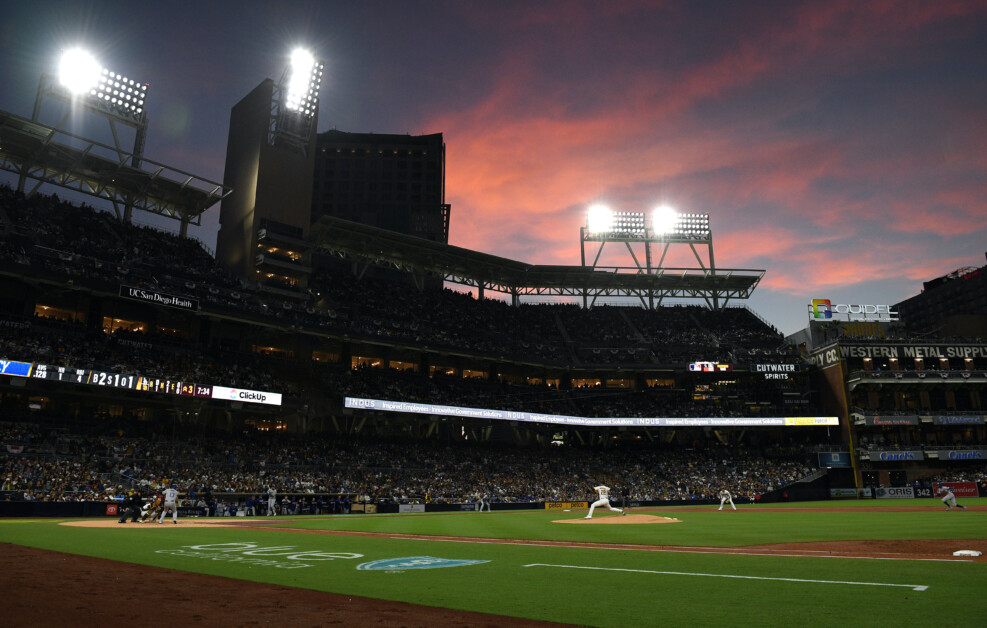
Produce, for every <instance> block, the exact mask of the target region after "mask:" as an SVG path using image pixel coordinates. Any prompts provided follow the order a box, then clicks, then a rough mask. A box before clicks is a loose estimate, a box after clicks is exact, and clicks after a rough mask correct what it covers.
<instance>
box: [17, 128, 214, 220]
mask: <svg viewBox="0 0 987 628" xmlns="http://www.w3.org/2000/svg"><path fill="white" fill-rule="evenodd" d="M135 163H136V164H138V165H134V164H135ZM0 168H2V169H3V170H7V171H9V172H13V173H15V174H17V175H19V176H21V177H26V178H30V179H34V180H35V181H37V182H38V185H41V184H42V183H49V184H52V185H58V186H61V187H64V188H68V189H70V190H75V191H78V192H82V193H84V194H88V195H91V196H95V197H98V198H103V199H108V200H110V201H112V202H113V203H114V204H120V205H123V206H126V207H128V208H129V207H132V208H135V209H141V210H144V211H147V212H151V213H154V214H158V215H160V216H165V217H168V218H175V219H178V220H181V221H182V223H183V224H193V225H198V224H200V221H201V215H202V213H203V212H204V211H205V210H206V209H208V208H210V207H212V206H213V205H214V204H216V203H217V202H218V201H220V200H221V199H222V198H223V197H225V196H227V195H228V194H229V193H230V192H231V191H232V190H231V188H228V187H225V186H224V185H223V184H221V183H216V182H213V181H208V180H206V179H203V178H201V177H197V176H196V175H193V174H190V173H188V172H183V171H181V170H178V169H176V168H170V167H168V166H165V165H164V164H159V163H156V162H154V161H151V160H149V159H146V158H143V157H140V158H136V159H135V158H134V156H133V155H131V154H127V153H123V154H121V153H120V152H119V151H118V150H117V149H116V148H113V147H111V146H107V145H105V144H100V143H99V142H94V141H92V140H88V139H85V138H82V137H79V136H76V135H73V134H71V133H67V132H65V131H61V130H58V129H56V128H54V127H51V126H48V125H45V124H40V123H38V122H32V121H31V120H29V119H27V118H22V117H20V116H17V115H14V114H12V113H8V112H6V111H0Z"/></svg>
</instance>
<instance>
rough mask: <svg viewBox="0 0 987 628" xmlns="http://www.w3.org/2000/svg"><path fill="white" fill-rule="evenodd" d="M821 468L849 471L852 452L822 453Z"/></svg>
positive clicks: (820, 453)
mask: <svg viewBox="0 0 987 628" xmlns="http://www.w3.org/2000/svg"><path fill="white" fill-rule="evenodd" d="M819 466H820V468H826V469H849V468H850V452H848V451H821V452H819Z"/></svg>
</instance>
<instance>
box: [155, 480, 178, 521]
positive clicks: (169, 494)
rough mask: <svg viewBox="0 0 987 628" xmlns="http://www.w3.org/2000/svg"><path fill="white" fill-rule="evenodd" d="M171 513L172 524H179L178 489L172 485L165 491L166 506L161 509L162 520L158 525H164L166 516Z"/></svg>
mask: <svg viewBox="0 0 987 628" xmlns="http://www.w3.org/2000/svg"><path fill="white" fill-rule="evenodd" d="M169 512H171V522H172V523H174V524H177V523H178V489H176V488H175V485H174V484H172V485H171V486H169V487H168V488H166V489H165V491H164V506H163V507H162V508H161V518H160V519H158V523H164V518H165V515H167V514H168V513H169Z"/></svg>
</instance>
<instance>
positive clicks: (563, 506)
mask: <svg viewBox="0 0 987 628" xmlns="http://www.w3.org/2000/svg"><path fill="white" fill-rule="evenodd" d="M576 508H589V502H545V510H574V509H576Z"/></svg>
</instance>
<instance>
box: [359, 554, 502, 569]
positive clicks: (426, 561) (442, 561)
mask: <svg viewBox="0 0 987 628" xmlns="http://www.w3.org/2000/svg"><path fill="white" fill-rule="evenodd" d="M489 562H490V561H489V560H456V559H452V558H436V557H434V556H407V557H405V558H385V559H383V560H374V561H371V562H369V563H363V564H362V565H358V566H357V569H359V570H361V571H405V570H407V569H438V568H440V567H462V566H464V565H478V564H480V563H489Z"/></svg>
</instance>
